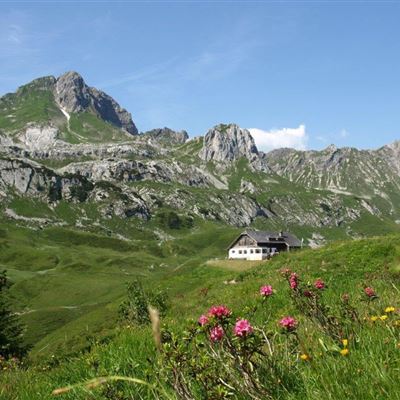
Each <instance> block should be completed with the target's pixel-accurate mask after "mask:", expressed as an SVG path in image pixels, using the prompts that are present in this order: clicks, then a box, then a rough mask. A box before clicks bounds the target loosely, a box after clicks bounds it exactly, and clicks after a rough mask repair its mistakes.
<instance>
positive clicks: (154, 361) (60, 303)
mask: <svg viewBox="0 0 400 400" xmlns="http://www.w3.org/2000/svg"><path fill="white" fill-rule="evenodd" d="M51 229H52V230H48V231H43V232H29V231H22V230H20V229H12V228H10V227H9V228H8V229H2V231H1V239H0V246H1V250H2V253H1V254H2V257H1V264H2V265H1V266H2V267H3V268H5V269H7V270H8V271H9V275H10V277H11V278H12V279H13V281H14V282H15V284H14V286H13V288H12V294H13V296H15V301H16V303H15V304H16V305H17V306H18V307H19V308H20V309H21V310H26V313H25V314H23V315H22V318H23V321H24V322H25V323H26V324H27V326H28V331H27V340H28V341H29V342H30V343H32V346H33V347H32V351H31V353H30V355H29V357H28V359H27V360H25V361H24V364H23V365H22V366H14V365H12V364H7V365H6V366H5V367H4V368H3V370H2V372H1V375H0V398H2V399H5V400H9V399H21V400H25V399H26V400H28V399H29V400H34V399H41V400H42V399H55V398H60V399H150V398H162V399H164V398H165V399H177V398H190V397H182V396H180V395H178V394H177V393H178V392H177V390H176V388H175V387H174V386H173V384H172V383H171V382H172V379H168V377H170V375H169V374H170V372H171V371H170V370H169V369H168V365H169V366H170V365H171V362H172V361H171V360H175V358H173V357H175V356H177V354H178V353H171V354H172V356H173V357H172V356H171V357H170V359H166V358H165V357H163V356H162V354H159V353H157V351H156V348H155V345H154V342H153V336H152V333H151V327H150V326H147V325H141V326H137V325H132V324H126V323H121V322H120V321H117V309H118V305H119V304H120V302H121V301H122V300H123V299H124V296H125V284H126V282H128V281H129V280H130V279H131V278H133V277H137V276H140V277H141V278H142V282H143V285H144V286H145V287H146V288H147V289H156V288H160V289H162V290H164V291H165V292H166V293H167V294H168V296H169V299H170V300H169V308H168V312H167V315H166V316H165V318H163V319H162V321H161V325H162V329H163V331H165V332H170V335H173V337H174V338H176V344H177V347H176V349H178V350H179V352H182V353H179V355H180V356H183V358H179V360H180V361H179V363H180V364H176V365H175V364H174V365H175V366H178V370H179V368H180V369H181V371H185V368H187V370H188V371H189V370H191V369H190V368H194V367H193V365H196V364H199V365H201V363H202V362H205V365H206V367H207V368H214V367H215V370H212V373H213V376H218V374H225V373H226V371H225V370H224V369H223V368H225V366H224V367H223V366H222V364H220V363H219V362H220V361H218V360H217V361H215V360H214V359H213V358H212V357H211V356H212V355H213V354H217V353H218V354H219V355H221V357H222V355H223V354H224V353H223V344H218V343H217V344H213V345H211V347H210V344H209V343H207V341H208V340H207V334H206V336H204V334H203V333H201V332H198V331H196V335H199V336H198V337H199V338H200V337H201V338H202V339H201V340H200V339H199V340H200V342H201V343H203V344H201V346H200V347H198V348H197V347H194V348H193V347H190V346H186V344H185V343H186V342H185V340H186V339H185V338H187V336H188V332H194V330H196V329H199V328H196V321H197V318H198V317H199V316H200V315H201V314H204V313H206V312H207V310H208V309H209V308H210V307H211V306H212V305H216V304H224V305H226V306H227V307H229V309H230V310H232V317H231V318H232V321H234V320H236V318H239V317H240V318H246V319H247V320H248V321H249V322H250V323H251V324H252V326H254V327H257V328H256V331H255V332H256V333H255V336H256V335H258V334H259V333H258V332H265V334H266V336H267V337H268V338H270V341H271V343H275V344H274V345H273V346H275V347H273V348H274V349H275V350H274V353H273V355H272V353H271V356H270V358H271V359H274V360H275V358H276V360H275V361H276V364H274V365H275V367H274V368H275V369H274V371H275V372H274V374H272V373H270V372H268V370H267V369H265V370H264V369H261V371H264V372H262V373H261V374H260V376H259V379H260V380H261V381H262V382H264V384H265V386H266V387H268V396H264V397H256V396H255V397H254V396H253V397H249V396H246V395H243V394H241V393H240V390H238V389H237V388H236V389H235V383H232V384H231V385H230V386H231V387H232V389H229V390H230V393H228V395H226V397H223V396H224V395H225V394H224V393H222V392H221V393H222V394H220V395H216V394H215V393H214V394H213V395H212V396H211V397H210V395H207V393H205V392H204V391H202V389H201V388H199V387H198V384H197V383H196V382H195V380H193V377H191V376H190V374H189V375H184V374H185V373H186V372H182V374H183V376H184V377H185V379H186V382H187V383H188V385H189V386H190V388H191V390H192V398H234V399H245V398H269V397H270V398H279V399H319V398H321V397H324V398H327V399H361V398H362V399H371V400H372V399H400V385H399V381H398V373H399V370H400V327H399V326H398V325H399V324H400V323H399V322H396V321H398V320H399V319H400V316H399V313H398V312H399V307H400V292H399V289H400V237H399V236H398V235H392V236H385V237H375V238H370V239H363V240H354V241H340V242H335V243H332V244H330V245H327V246H326V247H324V248H321V249H318V250H301V251H298V252H292V253H288V254H281V255H279V256H277V257H276V258H274V259H273V260H271V261H265V262H262V263H255V264H256V265H250V264H247V263H243V262H229V261H227V260H218V259H217V258H218V257H219V258H221V255H223V254H224V251H225V250H224V248H225V246H226V243H227V242H228V243H229V241H230V240H229V239H230V237H232V236H234V234H235V231H234V230H230V231H229V230H227V228H226V227H222V226H221V227H218V226H215V225H212V226H211V225H205V226H203V227H202V228H201V229H199V230H198V231H197V233H196V232H194V233H191V234H190V235H189V234H186V235H185V234H184V233H182V237H181V238H177V239H176V240H174V241H171V242H168V241H166V242H164V243H156V242H154V241H152V240H148V241H146V240H140V239H138V241H137V242H135V244H133V243H131V242H124V241H118V240H114V239H110V238H108V239H107V238H103V237H100V236H97V235H94V234H87V233H86V234H84V233H77V232H70V234H69V235H68V232H69V231H66V230H64V229H62V228H51ZM139 237H140V236H139ZM144 237H145V235H144ZM282 268H290V269H291V270H292V271H295V272H296V273H297V274H298V275H299V277H300V279H301V281H302V282H303V284H305V285H307V282H308V281H309V282H310V283H311V284H312V282H314V280H315V279H317V278H321V279H323V281H324V282H325V284H326V286H327V288H326V289H325V290H324V291H323V293H322V294H321V298H323V302H324V304H325V305H327V306H329V314H332V315H335V316H339V317H338V318H339V320H340V321H344V323H346V324H347V323H348V321H347V320H344V319H342V317H340V315H341V312H342V311H343V310H342V306H341V304H342V302H341V298H342V296H343V294H345V293H346V294H348V296H349V298H350V304H351V306H352V307H354V309H355V310H356V312H357V316H358V317H357V318H358V319H359V322H357V323H354V324H353V323H352V328H351V329H350V328H349V330H348V331H346V332H348V336H347V337H346V339H347V340H348V344H347V345H346V348H347V349H348V353H347V354H342V353H341V351H342V350H343V348H344V347H343V346H344V345H343V344H341V342H340V341H339V342H338V341H337V340H336V341H335V340H334V339H332V337H331V336H330V335H329V334H327V331H326V329H324V328H321V325H319V324H318V323H316V322H315V321H314V320H313V319H312V318H309V317H308V316H307V315H306V313H305V312H304V311H305V310H301V309H299V308H298V307H296V305H295V304H294V302H293V301H292V299H291V295H290V293H291V290H290V288H289V287H288V283H287V282H286V279H285V278H284V277H283V276H282V274H281V273H280V270H281V269H282ZM265 284H269V285H272V287H273V288H274V295H273V296H271V297H270V298H268V299H267V301H265V302H262V301H261V300H260V294H259V288H260V286H261V285H265ZM366 286H371V287H373V288H374V290H375V291H376V293H377V298H376V299H375V300H374V301H368V298H367V296H366V295H365V293H364V288H365V287H366ZM78 305H79V307H77V306H78ZM389 306H393V307H394V308H395V311H394V312H388V313H385V309H387V307H389ZM74 307H76V308H74ZM32 310H37V311H32ZM29 311H31V312H29ZM286 315H292V316H293V317H295V318H296V319H297V320H298V322H299V324H298V328H297V330H296V337H298V340H299V343H300V345H296V346H297V347H294V348H291V350H290V351H288V343H291V342H290V340H292V339H290V338H289V335H285V334H284V333H282V332H281V331H280V329H279V326H278V321H279V320H280V319H281V318H282V317H283V316H286ZM385 315H387V317H385ZM371 317H372V319H371ZM375 317H376V318H375ZM374 319H376V320H375V321H374ZM346 321H347V322H346ZM346 326H347V325H346ZM229 329H230V328H229ZM346 329H347V328H346ZM328 333H329V332H328ZM201 335H203V336H201ZM196 337H197V336H196ZM287 337H288V339H287ZM236 339H237V338H236ZM236 339H235V340H236ZM174 340H175V339H174ZM174 343H175V342H174ZM235 343H239V344H240V341H235ZM213 346H214V347H213ZM289 347H290V346H289ZM209 348H210V349H211V351H214V349H219V350H218V351H217V353H215V352H214V353H213V352H211V353H206V351H208V350H207V349H209ZM176 349H175V351H176V352H178V350H176ZM205 349H206V350H205ZM196 351H200V353H198V354H197V353H196ZM204 352H205V353H204ZM207 354H208V355H207ZM210 354H211V356H210ZM200 355H201V357H203V356H204V357H206V355H207V357H211V358H204V359H203V358H201V357H200ZM304 355H306V356H307V360H303V359H302V358H301V357H303V358H304V357H305V356H304ZM274 357H275V358H274ZM190 360H192V361H193V360H194V361H193V363H194V364H193V365H192V364H190V363H189V361H190ZM213 363H215V365H214V364H213ZM179 365H180V367H179ZM257 365H260V368H261V366H262V365H263V359H262V358H260V359H259V358H256V359H255V361H254V365H253V368H254V374H256V372H257V371H260V370H258V369H257ZM207 368H204V369H205V370H207ZM221 368H222V369H221ZM263 368H264V367H263ZM224 371H225V372H224ZM180 373H181V372H180ZM204 373H206V372H204ZM257 373H258V372H257ZM116 375H118V376H122V377H125V378H126V377H128V378H135V379H140V380H142V381H143V382H142V383H137V382H136V383H135V382H124V381H117V382H108V383H105V384H102V385H98V386H96V387H94V386H90V385H89V386H84V385H81V386H78V387H76V388H73V389H72V390H70V391H68V392H65V393H61V394H59V395H58V396H55V395H52V391H53V390H54V389H57V388H62V387H65V386H68V385H73V384H81V383H84V382H86V381H88V380H90V379H93V378H96V377H103V376H116ZM210 376H211V375H210ZM222 376H223V375H221V377H222ZM238 382H239V383H240V380H239V381H238ZM226 383H227V384H228V386H229V382H226ZM236 383H237V382H236ZM222 386H223V385H222ZM229 390H228V392H229ZM218 396H220V397H218Z"/></svg>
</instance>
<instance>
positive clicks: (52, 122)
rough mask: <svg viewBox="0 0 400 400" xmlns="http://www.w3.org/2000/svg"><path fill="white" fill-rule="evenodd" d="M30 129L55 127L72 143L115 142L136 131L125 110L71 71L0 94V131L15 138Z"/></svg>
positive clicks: (62, 136) (59, 136)
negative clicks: (0, 95)
mask: <svg viewBox="0 0 400 400" xmlns="http://www.w3.org/2000/svg"><path fill="white" fill-rule="evenodd" d="M31 128H34V129H53V130H54V129H55V130H56V131H57V134H56V136H57V138H59V139H62V140H64V141H66V142H69V143H75V144H76V143H104V142H119V141H124V140H127V139H128V136H131V135H137V134H138V130H137V128H136V126H135V124H134V122H133V121H132V117H131V114H130V113H129V112H128V111H126V110H125V109H124V108H122V107H121V106H120V105H119V104H118V103H117V102H116V101H115V100H114V99H113V98H112V97H110V96H109V95H107V94H106V93H104V92H102V91H101V90H98V89H96V88H93V87H89V86H88V85H87V84H86V83H85V81H84V80H83V78H82V76H81V75H79V74H78V73H77V72H74V71H70V72H67V73H65V74H63V75H61V76H60V77H58V78H55V77H54V76H46V77H42V78H38V79H35V80H33V81H32V82H30V83H28V84H26V85H24V86H21V87H20V88H18V90H17V91H16V92H15V93H8V94H6V95H4V96H2V97H0V130H2V131H3V132H4V133H5V134H7V135H9V136H17V137H19V136H21V135H26V132H27V130H29V129H31ZM124 133H125V134H124Z"/></svg>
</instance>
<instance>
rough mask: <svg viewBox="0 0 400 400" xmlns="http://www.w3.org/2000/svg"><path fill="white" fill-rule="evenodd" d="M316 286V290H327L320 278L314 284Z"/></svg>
mask: <svg viewBox="0 0 400 400" xmlns="http://www.w3.org/2000/svg"><path fill="white" fill-rule="evenodd" d="M314 286H315V288H317V289H320V290H322V289H325V282H324V281H323V280H322V279H319V278H318V279H317V280H316V281H315V282H314Z"/></svg>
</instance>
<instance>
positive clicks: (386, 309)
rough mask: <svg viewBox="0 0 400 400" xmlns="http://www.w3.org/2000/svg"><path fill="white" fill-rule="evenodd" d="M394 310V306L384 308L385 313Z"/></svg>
mask: <svg viewBox="0 0 400 400" xmlns="http://www.w3.org/2000/svg"><path fill="white" fill-rule="evenodd" d="M394 310H395V308H394V307H386V308H385V313H391V312H393V311H394Z"/></svg>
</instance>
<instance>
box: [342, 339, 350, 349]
mask: <svg viewBox="0 0 400 400" xmlns="http://www.w3.org/2000/svg"><path fill="white" fill-rule="evenodd" d="M342 343H343V347H347V345H348V344H349V341H348V340H347V339H342Z"/></svg>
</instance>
